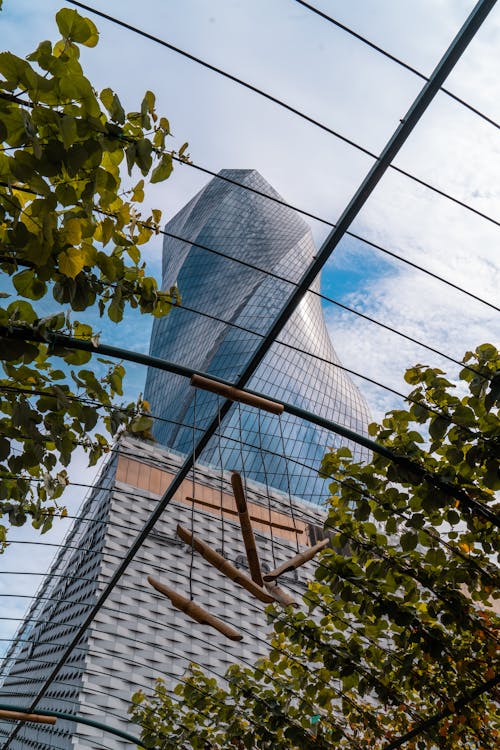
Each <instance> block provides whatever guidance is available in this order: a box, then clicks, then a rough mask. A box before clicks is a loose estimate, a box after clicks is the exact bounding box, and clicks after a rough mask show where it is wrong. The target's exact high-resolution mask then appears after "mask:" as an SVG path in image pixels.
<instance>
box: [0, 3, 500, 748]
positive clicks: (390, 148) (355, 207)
mask: <svg viewBox="0 0 500 750" xmlns="http://www.w3.org/2000/svg"><path fill="white" fill-rule="evenodd" d="M493 2H494V0H481V2H480V3H479V4H478V5H477V6H476V7H475V9H474V10H473V12H472V13H471V14H470V16H469V18H468V19H467V21H466V22H465V24H464V25H463V27H462V29H461V30H460V31H459V33H458V34H457V35H456V37H455V39H454V40H453V42H452V44H451V45H450V47H449V48H448V50H447V51H446V53H445V54H444V55H443V58H442V60H441V62H440V63H439V65H438V66H437V68H436V69H435V71H434V73H433V74H432V76H431V78H430V79H429V82H428V84H426V86H424V89H423V90H422V92H421V93H420V95H419V96H418V97H417V98H416V100H415V101H414V103H413V105H412V107H411V108H410V110H409V112H408V115H407V117H406V118H405V121H404V122H403V123H402V124H401V125H400V127H399V128H398V129H397V131H396V132H395V133H394V134H393V136H392V138H391V139H390V140H389V142H388V144H387V146H386V147H385V149H384V151H383V153H382V155H381V157H380V159H378V160H377V164H376V165H375V166H374V167H373V168H372V169H371V170H370V172H369V174H368V175H367V177H366V178H365V180H363V182H362V184H361V185H360V187H359V188H358V190H357V191H356V194H355V196H354V198H353V200H352V201H351V203H350V204H349V206H348V208H347V209H346V210H345V211H344V212H343V214H342V216H341V219H340V220H339V224H338V226H337V229H336V230H335V231H334V232H333V233H332V234H331V236H330V237H329V238H328V240H327V242H326V243H324V245H323V247H322V248H321V249H320V252H319V255H318V258H317V260H316V261H315V262H314V263H312V264H311V266H310V267H309V269H308V270H307V272H306V273H305V275H304V278H303V282H302V285H301V287H299V288H298V289H297V290H296V292H295V293H294V294H292V295H291V296H290V299H289V300H288V301H287V303H286V304H285V306H284V308H283V311H282V313H281V314H280V315H279V316H278V318H277V320H276V322H275V324H274V326H273V328H272V330H271V331H270V333H269V335H268V337H267V340H265V341H264V342H263V343H262V344H261V345H260V346H259V347H258V350H257V351H256V352H255V354H254V356H253V357H252V360H251V362H250V363H249V364H248V365H247V366H246V367H245V368H244V372H243V373H242V374H241V375H240V377H239V379H238V381H237V383H236V384H235V385H236V387H238V388H242V387H244V386H245V384H246V383H247V381H248V379H249V378H250V377H251V375H252V374H253V373H254V372H255V369H256V367H257V366H258V365H259V364H260V362H261V361H262V358H263V356H264V355H265V353H266V352H267V351H268V349H269V347H270V346H271V344H272V342H273V340H274V338H275V337H276V335H277V333H279V331H280V330H281V328H282V327H283V325H284V324H285V322H286V321H287V320H288V318H289V316H290V314H291V312H292V311H293V310H294V309H295V306H296V304H297V300H298V299H299V298H300V296H301V294H302V293H303V291H305V289H304V287H306V286H308V285H309V284H310V283H311V282H312V280H313V279H314V278H315V277H316V276H317V274H318V270H319V269H320V268H321V267H322V266H323V264H324V262H325V260H326V258H327V257H329V256H330V254H331V252H332V251H333V249H334V248H335V246H336V245H337V244H338V242H339V241H340V239H341V237H342V236H343V234H344V231H345V229H346V228H348V226H349V225H350V223H351V222H352V221H353V220H354V218H355V216H357V214H358V213H359V211H360V210H361V208H362V206H363V205H364V203H365V202H366V200H367V198H368V196H369V195H370V194H371V192H372V190H373V189H374V187H375V186H376V184H378V182H379V180H380V179H381V177H382V175H383V174H384V173H385V171H386V170H387V169H388V168H389V165H390V163H391V161H392V159H393V158H394V156H395V154H396V153H397V152H398V151H399V149H400V148H401V146H402V144H403V143H404V142H405V140H406V139H407V137H408V135H409V133H410V132H411V131H412V129H413V127H414V126H415V125H416V123H417V122H418V120H419V119H420V117H421V115H422V114H423V112H424V111H425V109H426V108H427V106H428V105H429V103H430V101H431V100H432V98H433V96H434V95H435V93H436V92H437V89H438V87H439V86H440V85H441V84H442V83H443V81H444V80H445V79H446V77H447V75H448V74H449V72H450V71H451V70H452V69H453V67H454V65H455V64H456V62H457V60H458V59H459V57H460V55H461V54H462V52H463V50H464V49H465V47H466V46H467V44H468V43H469V42H470V41H471V39H472V38H473V36H474V34H475V33H476V31H477V29H478V28H479V27H480V25H481V23H482V22H483V21H484V19H485V17H486V16H487V15H488V13H489V11H490V10H491V7H492V5H493ZM229 408H230V404H229V402H227V401H226V402H225V403H224V404H223V406H222V410H223V412H222V416H225V415H226V414H227V413H228V411H229ZM216 429H217V421H216V420H214V421H212V422H211V423H210V424H209V426H208V427H207V429H206V431H205V433H204V435H203V437H202V438H201V439H200V440H199V441H198V444H197V451H198V454H199V453H200V451H202V450H203V449H204V448H205V446H206V445H207V444H208V442H209V440H210V438H211V437H212V435H213V433H214V432H215V430H216ZM192 461H193V458H192V456H188V457H187V458H186V460H185V461H184V463H183V465H182V466H181V468H180V469H179V471H178V472H177V474H176V476H175V477H174V479H173V481H172V482H171V484H170V487H169V489H168V490H167V491H166V492H165V493H164V495H163V496H162V498H161V499H160V501H159V502H158V504H157V505H156V507H155V510H154V511H153V513H152V514H151V515H150V516H149V518H148V520H147V521H146V523H145V525H144V527H143V529H142V531H141V532H140V534H139V535H138V536H137V537H136V539H135V540H134V542H133V543H132V545H131V547H130V549H129V552H128V554H127V556H126V559H125V560H124V561H123V563H122V564H121V565H120V566H119V567H118V568H117V569H116V570H115V571H114V573H113V575H112V576H111V579H110V581H109V582H108V584H107V585H106V586H105V588H104V589H103V591H102V592H101V594H100V596H99V598H98V600H97V601H96V604H95V606H94V607H93V609H92V611H91V612H90V613H89V615H88V616H87V617H86V618H85V620H84V622H82V625H81V628H80V629H79V631H78V632H77V633H76V634H75V636H74V638H73V639H72V640H71V641H70V643H69V644H68V646H67V648H66V649H65V652H64V654H63V655H62V656H61V658H60V659H59V661H58V662H57V664H55V665H54V668H53V669H52V671H51V673H50V674H49V676H48V677H47V679H46V681H45V683H44V685H43V686H42V688H41V689H40V690H39V691H38V693H37V695H36V697H35V698H34V701H33V704H32V705H33V706H36V705H38V702H39V701H40V700H41V698H42V697H43V695H45V693H46V692H47V690H48V688H49V687H50V684H51V682H52V681H53V680H54V679H55V677H56V676H57V674H58V672H59V670H60V669H61V667H62V666H63V665H64V663H65V661H66V659H67V658H68V656H69V654H70V653H71V651H72V649H73V648H74V646H75V645H76V644H77V643H78V641H79V639H80V637H81V634H82V633H83V632H84V630H85V629H86V628H87V627H88V625H89V624H90V623H91V622H92V620H93V619H94V617H95V615H96V614H97V612H98V611H99V609H100V608H101V607H102V606H103V605H104V603H105V601H106V600H107V598H108V596H109V595H110V594H111V592H112V590H113V588H114V586H115V585H116V584H117V583H118V581H119V579H120V577H121V575H122V573H123V572H124V570H125V569H126V568H127V566H128V564H129V563H130V562H131V560H132V559H133V557H134V556H135V553H136V552H137V551H138V550H139V549H140V547H141V546H142V543H143V542H144V541H145V539H146V538H147V536H148V534H149V532H150V531H151V530H152V528H153V527H154V525H155V523H156V521H157V520H158V518H159V517H160V515H161V513H162V512H163V510H164V509H165V507H166V506H167V505H168V503H169V502H170V500H171V498H172V497H173V495H174V493H175V491H176V490H177V488H178V487H179V486H180V484H181V482H182V481H183V480H184V478H185V477H186V476H187V474H188V472H189V470H190V468H191V466H192ZM18 731H19V727H17V728H16V729H15V730H14V731H13V732H12V733H11V735H10V737H9V738H8V740H7V742H6V744H5V749H6V748H7V747H8V746H9V745H10V743H11V742H12V740H13V739H14V738H15V736H16V735H17V734H18Z"/></svg>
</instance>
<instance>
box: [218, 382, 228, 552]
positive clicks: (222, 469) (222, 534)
mask: <svg viewBox="0 0 500 750" xmlns="http://www.w3.org/2000/svg"><path fill="white" fill-rule="evenodd" d="M220 407H221V399H220V396H218V397H217V425H218V430H217V432H218V440H217V447H218V450H219V465H220V520H221V554H222V557H225V556H226V555H225V530H226V527H225V523H224V465H223V462H222V447H221V443H222V430H221V419H220Z"/></svg>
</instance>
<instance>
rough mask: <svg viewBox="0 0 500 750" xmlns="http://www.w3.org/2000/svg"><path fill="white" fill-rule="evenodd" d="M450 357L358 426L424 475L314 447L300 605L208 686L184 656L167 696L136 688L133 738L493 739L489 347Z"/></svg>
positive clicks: (363, 743) (494, 434) (339, 743)
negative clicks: (324, 496) (315, 539)
mask: <svg viewBox="0 0 500 750" xmlns="http://www.w3.org/2000/svg"><path fill="white" fill-rule="evenodd" d="M464 363H465V366H464V369H463V370H462V371H461V373H460V382H459V383H458V384H457V387H455V386H454V385H453V384H452V383H451V382H450V381H449V380H447V379H446V378H445V377H444V374H443V372H442V371H440V370H437V369H431V368H428V367H424V366H422V365H417V366H416V367H414V368H412V369H411V370H408V372H407V373H406V380H407V381H408V382H409V383H410V384H412V385H413V386H414V390H413V392H412V393H411V394H410V399H411V402H410V403H411V406H410V407H409V408H408V410H398V411H393V412H390V413H389V414H388V415H387V416H386V418H385V419H384V420H383V422H382V424H381V425H375V424H373V425H371V426H370V432H371V434H372V435H373V436H374V437H375V438H376V440H377V442H378V443H379V444H380V445H382V446H384V447H385V448H387V449H388V452H389V453H393V454H397V455H399V456H404V457H406V458H407V459H408V458H409V459H411V461H412V462H413V465H414V466H418V467H423V468H424V469H425V471H426V472H428V476H427V477H426V476H425V475H423V473H422V471H421V469H418V470H415V471H413V472H412V471H411V469H410V468H409V464H408V462H407V464H406V466H405V465H399V464H398V463H397V462H394V461H393V460H391V459H390V458H389V457H388V456H383V455H380V454H378V453H373V456H372V459H371V461H370V463H368V464H366V465H360V464H356V463H353V461H352V459H351V455H350V453H349V451H348V450H347V449H346V448H340V449H339V450H336V451H332V452H330V453H328V454H327V455H326V456H325V458H324V461H323V466H322V472H323V473H324V474H325V475H326V476H329V477H331V478H332V483H331V485H330V490H331V498H330V502H329V510H328V516H327V519H326V529H328V530H329V533H330V534H331V545H330V546H329V547H327V548H326V550H325V551H324V552H322V553H321V555H320V558H319V562H318V564H317V567H316V570H315V578H314V580H313V581H311V582H310V584H309V586H308V590H307V592H306V594H305V596H304V606H303V607H302V608H301V610H300V611H292V610H291V608H288V610H286V611H283V610H280V609H278V608H277V607H271V608H269V609H268V614H269V618H270V621H271V622H272V623H273V632H272V636H271V639H270V647H269V653H268V656H267V657H266V658H264V659H261V660H260V661H259V662H257V664H256V666H255V667H254V668H243V667H242V666H240V665H235V666H232V667H231V668H230V669H229V670H228V672H227V673H226V675H225V680H224V681H222V682H220V683H218V682H217V681H216V680H215V679H213V678H211V677H209V676H207V675H206V674H204V673H203V671H202V670H200V669H199V668H196V667H195V666H192V667H191V672H190V674H189V675H188V677H187V678H186V679H185V680H184V681H183V682H180V683H179V684H177V685H176V687H175V688H174V690H173V693H171V692H170V691H169V690H168V689H167V687H166V685H165V683H164V682H163V681H162V680H159V681H158V682H157V685H156V688H155V690H154V692H153V695H151V696H146V695H145V694H144V693H142V692H139V693H136V694H135V695H134V696H133V699H132V706H131V708H130V712H131V714H132V717H133V719H134V721H136V722H138V723H139V724H140V725H141V727H142V738H143V740H144V743H145V745H146V746H148V747H155V748H162V749H164V750H167V749H169V748H172V750H173V749H174V748H179V747H181V748H195V749H196V750H207V749H208V748H227V749H228V750H229V749H231V750H234V748H235V747H236V748H259V749H261V750H264V748H265V749H267V748H269V750H270V749H271V748H273V750H282V749H283V750H284V749H285V748H303V749H304V750H305V748H311V747H316V748H325V749H326V748H344V747H345V748H359V750H361V749H363V750H364V748H367V747H368V748H372V749H375V750H378V749H379V748H380V749H382V748H391V747H393V746H397V745H398V743H397V741H396V740H397V738H399V739H400V740H402V738H403V737H405V735H406V734H407V733H409V732H412V731H414V732H415V736H413V737H412V736H410V737H408V738H407V740H405V744H406V746H407V747H410V748H418V750H426V749H428V750H430V749H431V748H436V747H439V748H449V749H451V748H454V749H457V748H463V749H464V750H465V748H467V749H468V750H472V749H475V750H480V749H483V750H488V749H491V750H493V748H495V747H498V737H499V730H500V716H499V712H498V699H499V695H498V692H496V693H495V690H497V691H498V684H499V683H500V677H499V676H498V674H497V667H498V625H499V618H498V614H495V611H494V597H498V595H499V594H498V592H499V585H498V584H499V574H498V566H497V563H498V522H499V517H498V515H497V516H496V518H495V517H494V516H493V515H492V514H494V513H495V512H496V513H498V503H497V500H496V497H495V491H496V490H498V489H499V488H500V474H499V468H500V450H499V443H500V420H499V412H498V407H499V405H500V374H499V373H500V354H499V352H498V351H497V350H496V349H495V348H494V347H493V346H491V345H489V344H486V345H483V346H480V347H478V348H477V349H476V351H475V352H474V353H472V352H468V353H467V354H466V356H465V359H464ZM431 476H432V477H435V476H439V477H440V479H441V480H443V482H444V484H443V486H445V485H446V486H447V487H449V488H450V489H449V490H443V489H439V488H436V487H435V486H434V484H433V483H432V482H431V481H429V479H431ZM454 487H459V488H460V492H459V493H458V494H459V495H460V498H458V497H456V496H455V495H456V493H455V491H454V489H453V488H454ZM465 497H466V498H467V500H468V501H467V502H464V498H465ZM485 507H487V508H488V509H489V510H490V516H489V518H488V519H487V518H485V516H484V513H483V510H484V508H485ZM497 612H498V608H497ZM429 718H431V720H430V721H429V722H428V725H427V727H426V725H424V726H421V723H422V721H423V720H426V719H429Z"/></svg>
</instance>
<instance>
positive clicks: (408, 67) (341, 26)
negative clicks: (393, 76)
mask: <svg viewBox="0 0 500 750" xmlns="http://www.w3.org/2000/svg"><path fill="white" fill-rule="evenodd" d="M294 2H296V3H297V4H298V5H302V6H303V7H304V8H306V9H307V10H309V11H311V12H312V13H314V14H316V15H317V16H319V17H320V18H323V19H324V20H325V21H328V22H329V23H331V24H333V25H334V26H336V27H337V28H338V29H341V30H342V31H344V32H345V33H346V34H349V35H350V36H352V37H353V38H354V39H357V40H358V41H360V42H362V43H363V44H365V45H366V46H367V47H370V48H371V49H373V50H375V52H378V53H379V54H381V55H383V56H384V57H386V58H387V59H388V60H391V61H392V62H394V63H396V64H397V65H399V66H400V67H402V68H404V69H405V70H408V71H409V72H410V73H413V74H414V75H416V76H417V77H418V78H420V79H421V80H422V81H428V80H429V79H428V77H427V76H426V75H425V74H424V73H422V72H421V71H420V70H417V68H415V67H414V66H413V65H410V64H409V63H407V62H405V61H404V60H402V59H401V58H399V57H396V55H393V54H391V53H390V52H388V51H387V50H386V49H384V48H383V47H381V46H380V45H379V44H375V42H373V41H371V40H370V39H368V38H367V37H365V36H363V35H362V34H360V33H359V32H357V31H354V29H351V28H349V26H347V25H346V24H344V23H341V22H340V21H338V20H337V19H336V18H333V16H331V15H329V14H328V13H325V12H324V11H322V10H320V9H319V8H317V7H315V6H314V5H311V3H307V2H304V0H294ZM441 91H442V92H443V94H445V95H446V96H449V97H450V99H453V100H454V101H455V102H457V103H458V104H461V105H462V107H466V109H468V110H470V111H471V112H473V113H474V114H475V115H477V116H478V117H480V118H481V119H483V120H485V121H486V122H488V123H489V124H490V125H493V127H495V128H497V129H500V125H499V124H498V122H496V121H495V120H493V118H491V117H488V115H485V114H484V112H481V110H479V109H477V108H476V107H473V106H472V104H469V102H466V101H465V99H462V98H461V97H459V96H457V95H456V94H453V93H452V92H451V91H450V90H449V89H446V88H445V87H444V86H441Z"/></svg>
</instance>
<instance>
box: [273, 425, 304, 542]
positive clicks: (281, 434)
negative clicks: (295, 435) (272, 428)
mask: <svg viewBox="0 0 500 750" xmlns="http://www.w3.org/2000/svg"><path fill="white" fill-rule="evenodd" d="M278 424H279V428H280V437H281V450H282V453H283V461H284V464H285V476H286V485H287V490H288V502H289V504H290V516H291V518H292V523H293V530H294V532H295V546H296V548H297V552H300V549H299V532H298V530H297V523H296V521H295V511H294V508H293V501H292V489H291V486H290V474H289V471H288V461H287V460H286V446H285V436H284V434H283V425H282V423H281V414H280V415H279V416H278Z"/></svg>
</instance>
